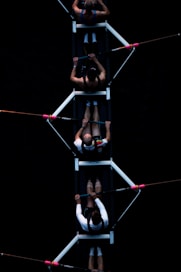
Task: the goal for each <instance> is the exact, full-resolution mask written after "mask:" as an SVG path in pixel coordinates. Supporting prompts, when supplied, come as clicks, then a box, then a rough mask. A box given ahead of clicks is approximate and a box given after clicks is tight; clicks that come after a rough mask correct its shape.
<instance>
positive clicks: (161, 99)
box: [0, 0, 181, 272]
mask: <svg viewBox="0 0 181 272" xmlns="http://www.w3.org/2000/svg"><path fill="white" fill-rule="evenodd" d="M64 2H65V3H64V5H65V6H66V8H67V9H68V10H70V7H71V1H69V3H66V2H67V1H64ZM175 2H176V1H175ZM1 5H2V4H1ZM108 6H109V8H110V11H111V15H110V18H109V23H110V24H111V25H112V27H113V28H114V29H116V30H117V31H118V32H119V33H120V34H121V35H122V36H123V37H124V38H125V39H126V40H127V41H129V42H130V43H135V42H139V43H140V46H138V47H137V48H136V52H135V53H134V54H133V56H132V57H131V59H130V60H129V61H128V62H127V64H126V65H125V67H124V68H123V69H122V71H121V72H120V73H119V75H118V76H117V77H116V79H115V80H114V81H113V83H112V86H111V98H112V100H111V101H112V146H113V159H114V161H115V162H116V164H117V165H118V166H119V167H120V168H121V169H122V170H123V171H124V172H125V173H126V174H127V175H128V177H129V178H130V179H132V180H133V181H134V183H135V184H142V183H144V184H148V185H149V184H151V185H152V186H147V187H145V189H143V190H142V192H141V195H140V196H139V197H138V199H137V200H136V202H135V203H134V205H133V206H132V207H131V208H130V209H129V211H128V212H127V213H126V215H125V216H124V217H123V218H122V220H121V221H120V222H119V224H118V226H117V228H116V233H115V236H116V239H115V247H114V254H112V255H113V256H112V257H111V258H112V262H113V264H114V265H115V266H116V267H117V269H118V270H120V271H121V270H123V269H124V271H128V270H129V269H135V268H137V269H139V270H141V271H145V270H146V269H148V268H150V269H155V270H156V269H157V268H159V269H162V270H163V269H166V268H171V269H172V271H175V270H176V268H175V267H177V266H179V254H178V252H179V246H180V182H179V181H180V180H179V179H180V178H181V174H180V151H181V148H180V90H181V88H180V48H181V47H180V36H178V35H177V34H178V33H179V32H180V17H179V16H180V15H179V7H178V3H174V1H172V2H170V3H168V4H166V3H165V2H164V3H163V4H162V3H159V6H158V3H154V2H149V3H148V2H145V3H144V4H141V3H137V2H135V1H134V2H131V1H128V2H127V3H125V2H124V3H120V4H119V3H118V2H115V1H114V3H109V2H108ZM1 12H2V16H1V45H0V56H1V61H0V67H1V77H0V78H1V80H0V90H1V92H0V109H1V113H0V124H1V156H0V158H1V160H0V163H1V170H0V182H1V187H0V188H1V189H0V192H1V197H0V205H1V227H0V230H1V234H0V252H1V258H0V270H1V271H2V272H6V271H12V269H14V270H19V271H34V272H35V271H39V272H40V271H47V267H46V266H44V264H42V262H41V260H45V259H48V260H52V259H54V258H55V257H56V256H57V255H58V254H59V253H60V252H61V250H62V249H63V248H64V247H65V246H66V245H67V243H69V241H70V240H71V239H72V238H73V237H74V235H75V203H74V198H73V196H74V170H73V169H74V168H73V157H72V154H71V152H69V150H67V148H66V146H65V145H64V144H63V143H62V142H61V140H60V139H59V138H58V137H57V135H56V134H55V133H54V132H53V131H52V130H51V129H50V127H49V126H48V124H47V123H46V122H45V120H44V119H42V117H41V114H44V113H47V114H51V113H52V112H54V111H55V110H56V109H57V107H58V106H59V105H60V104H61V103H62V102H63V101H64V99H65V98H66V97H67V96H68V95H69V94H70V93H71V91H72V86H71V84H70V82H69V75H70V71H71V68H72V40H71V39H72V38H71V35H72V32H71V19H70V15H69V14H68V13H67V11H66V10H65V9H64V8H63V7H62V6H61V5H60V4H59V2H58V1H56V0H51V1H50V0H49V1H48V0H46V1H42V0H38V1H35V0H33V1H29V2H26V1H7V3H6V4H3V6H2V9H1ZM172 35H173V36H172ZM170 36H171V37H170ZM163 37H165V38H163ZM166 37H167V38H166ZM155 39H156V40H155ZM117 46H120V44H118V45H117ZM121 57H122V51H121V50H120V51H117V52H115V53H112V55H111V72H112V75H114V72H115V71H116V70H117V69H118V68H119V66H120V65H121V61H122V58H121ZM2 110H7V111H15V113H14V114H12V113H9V112H8V113H7V112H3V111H2ZM17 112H19V113H33V114H34V115H31V114H17ZM66 114H67V113H66ZM69 114H72V113H69ZM60 126H62V130H63V132H64V133H65V135H67V137H70V135H71V131H72V130H71V129H72V125H71V123H69V122H60ZM70 139H71V137H70ZM72 139H73V137H72ZM71 169H72V170H71ZM175 180H178V181H177V182H176V181H175ZM165 181H172V182H169V183H167V182H165ZM161 182H164V183H163V184H160V183H161ZM153 185H154V186H153ZM155 185H156V186H155ZM118 187H119V184H118ZM118 194H119V195H117V197H116V200H117V204H116V211H114V212H116V214H117V215H118V216H119V212H120V211H119V208H120V207H119V205H120V203H121V193H118ZM2 253H5V254H10V256H2ZM12 256H23V257H25V260H24V258H17V257H15V258H13V257H12ZM29 258H30V260H29ZM31 258H32V259H33V260H31ZM74 258H75V254H74V252H73V254H72V255H71V254H70V256H69V254H68V257H67V258H65V262H66V264H71V263H72V264H73V265H74V264H75V260H74ZM38 260H39V261H38ZM77 265H78V266H81V265H82V264H81V263H78V264H77ZM59 269H61V268H56V270H59ZM62 269H63V268H62ZM112 271H113V268H112Z"/></svg>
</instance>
